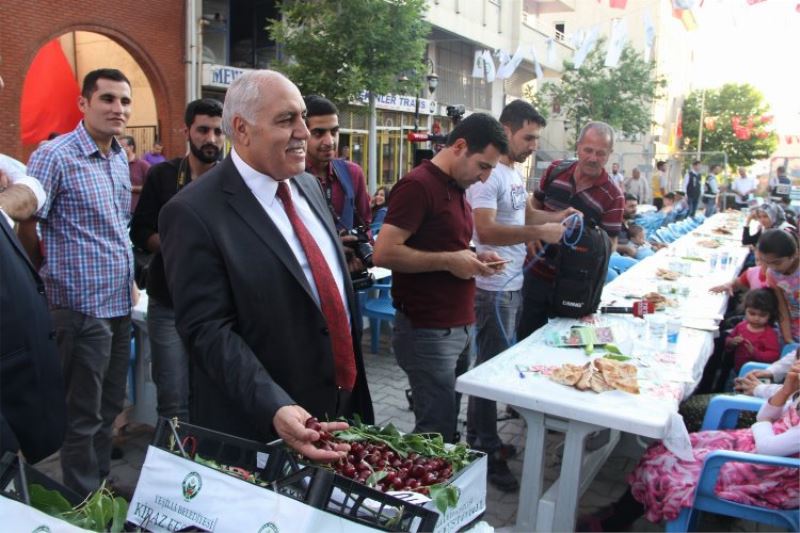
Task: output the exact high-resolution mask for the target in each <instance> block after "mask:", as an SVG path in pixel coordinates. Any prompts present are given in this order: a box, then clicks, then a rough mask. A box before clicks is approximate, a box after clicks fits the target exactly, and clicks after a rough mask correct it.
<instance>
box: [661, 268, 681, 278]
mask: <svg viewBox="0 0 800 533" xmlns="http://www.w3.org/2000/svg"><path fill="white" fill-rule="evenodd" d="M656 277H657V278H659V279H664V280H667V281H675V280H676V279H678V278H679V277H681V274H680V272H675V271H674V270H669V269H666V268H657V269H656Z"/></svg>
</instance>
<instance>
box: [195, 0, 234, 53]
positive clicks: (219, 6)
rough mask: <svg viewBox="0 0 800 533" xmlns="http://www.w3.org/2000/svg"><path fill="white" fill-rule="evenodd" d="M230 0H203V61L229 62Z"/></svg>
mask: <svg viewBox="0 0 800 533" xmlns="http://www.w3.org/2000/svg"><path fill="white" fill-rule="evenodd" d="M229 19H230V13H229V12H228V0H203V19H202V26H201V28H202V32H203V62H204V63H214V64H216V65H227V64H228V20H229Z"/></svg>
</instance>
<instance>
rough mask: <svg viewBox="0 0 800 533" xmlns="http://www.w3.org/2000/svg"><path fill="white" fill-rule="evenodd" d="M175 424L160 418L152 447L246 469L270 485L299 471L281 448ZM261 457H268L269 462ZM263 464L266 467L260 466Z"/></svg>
mask: <svg viewBox="0 0 800 533" xmlns="http://www.w3.org/2000/svg"><path fill="white" fill-rule="evenodd" d="M173 424H174V423H173V422H172V421H171V420H169V419H167V418H163V417H162V418H159V419H158V424H157V425H156V432H155V435H153V440H152V442H151V445H152V446H155V447H156V448H160V449H162V450H166V451H169V452H173V453H178V454H181V455H182V451H183V452H186V453H187V454H188V455H189V456H190V457H192V458H194V455H195V454H198V455H200V456H201V457H202V458H204V459H211V460H214V461H216V462H217V463H219V464H221V465H226V466H235V467H239V468H243V469H245V470H247V471H249V472H251V473H254V474H255V473H258V474H259V477H260V478H261V479H262V480H263V481H268V482H272V481H276V480H278V479H280V478H282V477H285V476H287V475H289V474H291V473H292V472H296V471H297V470H299V467H298V465H297V462H296V461H295V460H294V457H293V456H292V455H291V454H290V453H289V452H288V451H287V450H286V449H285V448H284V447H283V446H282V445H275V444H266V443H262V442H258V441H254V440H249V439H243V438H241V437H235V436H233V435H228V434H227V433H221V432H219V431H214V430H211V429H206V428H203V427H200V426H195V425H193V424H189V423H186V422H177V424H175V425H174V426H173ZM179 444H180V445H179ZM181 448H183V450H181ZM260 454H266V455H267V458H266V461H264V458H263V457H260ZM262 462H263V463H264V464H263V466H259V463H262ZM223 472H224V471H223Z"/></svg>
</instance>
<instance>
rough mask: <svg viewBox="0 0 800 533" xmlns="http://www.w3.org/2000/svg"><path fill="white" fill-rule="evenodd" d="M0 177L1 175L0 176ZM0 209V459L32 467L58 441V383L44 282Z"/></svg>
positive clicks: (62, 421)
mask: <svg viewBox="0 0 800 533" xmlns="http://www.w3.org/2000/svg"><path fill="white" fill-rule="evenodd" d="M0 174H2V171H0ZM6 207H8V208H9V211H13V209H11V207H13V206H7V205H4V204H0V208H3V209H0V455H2V453H4V452H6V451H11V452H14V453H16V452H17V451H21V452H22V453H23V455H24V456H25V458H26V459H27V461H28V462H30V463H35V462H37V461H40V460H42V459H44V458H45V457H47V456H48V455H50V454H51V453H53V452H55V451H56V450H58V449H59V448H60V447H61V443H62V442H63V441H64V430H65V428H66V407H65V405H64V398H65V393H64V380H63V377H62V374H61V363H60V361H59V357H58V351H57V350H56V341H55V338H56V337H55V331H54V330H53V321H52V319H51V318H50V311H49V309H48V305H47V297H46V296H45V293H44V283H43V282H42V279H41V278H40V277H39V274H37V273H36V269H34V268H33V265H32V264H31V262H30V261H29V260H28V256H27V254H26V253H25V251H24V250H23V249H22V244H21V243H20V242H19V240H18V239H17V236H16V235H15V234H14V230H13V229H12V228H11V226H10V225H9V224H8V222H7V220H6V217H5V215H4V214H3V211H4V210H5V209H4V208H6Z"/></svg>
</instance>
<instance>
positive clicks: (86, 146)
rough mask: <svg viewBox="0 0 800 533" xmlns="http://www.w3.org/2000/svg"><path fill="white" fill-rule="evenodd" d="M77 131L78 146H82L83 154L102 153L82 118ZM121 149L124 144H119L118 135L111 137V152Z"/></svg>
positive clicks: (117, 151) (115, 152) (116, 152)
mask: <svg viewBox="0 0 800 533" xmlns="http://www.w3.org/2000/svg"><path fill="white" fill-rule="evenodd" d="M75 133H76V135H77V138H78V147H79V148H80V150H81V152H83V155H85V156H87V157H88V156H90V155H93V154H95V153H98V154H100V155H102V152H101V151H100V148H98V147H97V143H96V142H94V139H92V136H91V135H89V131H88V130H87V129H86V126H85V125H84V123H83V121H82V120H81V122H80V124H78V127H77V128H75ZM121 151H122V145H121V144H119V141H117V138H116V137H111V152H112V153H114V154H118V153H120V152H121ZM125 161H126V162H127V158H126V159H125Z"/></svg>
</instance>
